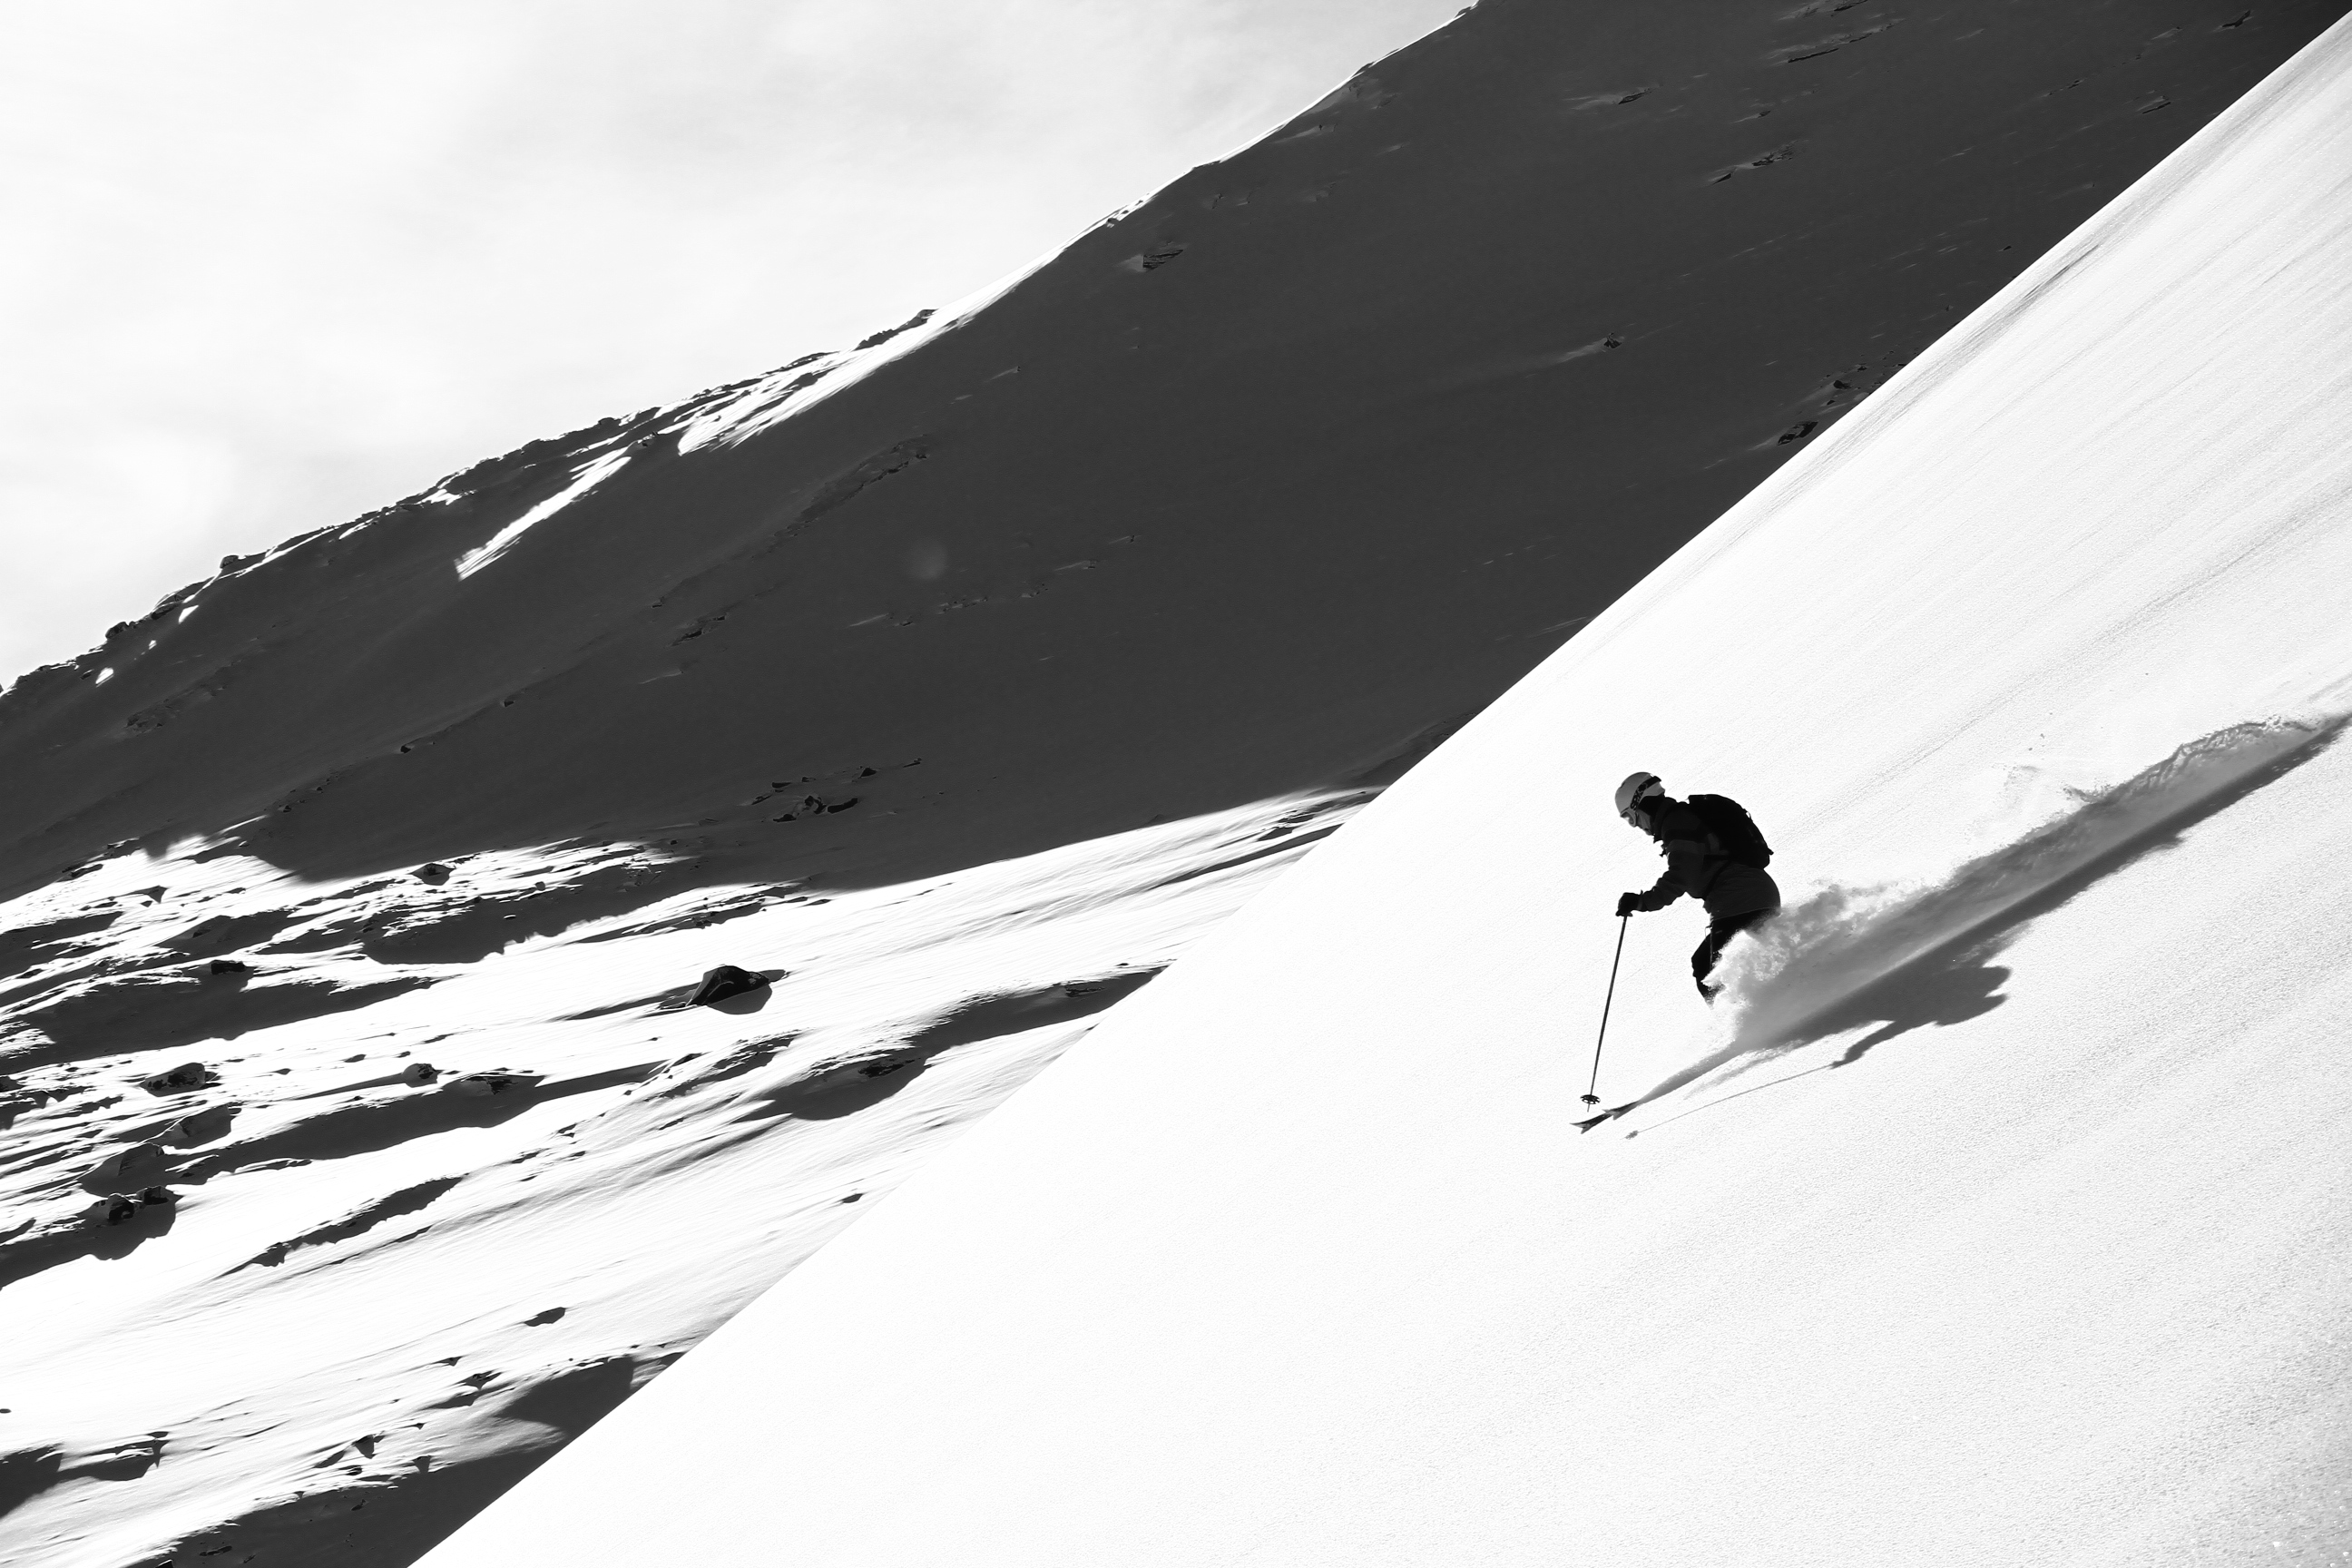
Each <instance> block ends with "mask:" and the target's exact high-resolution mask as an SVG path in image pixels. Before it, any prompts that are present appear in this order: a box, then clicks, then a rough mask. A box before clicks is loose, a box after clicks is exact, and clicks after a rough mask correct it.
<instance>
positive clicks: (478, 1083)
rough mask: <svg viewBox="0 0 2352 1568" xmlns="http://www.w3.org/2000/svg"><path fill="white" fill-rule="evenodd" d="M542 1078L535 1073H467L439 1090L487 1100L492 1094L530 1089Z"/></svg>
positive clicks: (542, 1075) (451, 1080)
mask: <svg viewBox="0 0 2352 1568" xmlns="http://www.w3.org/2000/svg"><path fill="white" fill-rule="evenodd" d="M544 1076H545V1075H544V1074H542V1073H535V1072H505V1071H492V1072H469V1073H467V1074H466V1076H465V1077H463V1078H453V1079H450V1080H449V1081H448V1082H447V1083H445V1084H443V1085H442V1086H441V1088H442V1089H443V1090H444V1091H446V1092H447V1093H450V1094H463V1095H469V1096H471V1097H473V1098H474V1099H477V1100H487V1099H488V1098H489V1097H490V1096H492V1095H494V1094H511V1093H513V1092H514V1091H515V1090H516V1089H530V1088H531V1087H532V1086H534V1085H535V1084H537V1083H538V1082H539V1081H540V1079H541V1078H543V1077H544Z"/></svg>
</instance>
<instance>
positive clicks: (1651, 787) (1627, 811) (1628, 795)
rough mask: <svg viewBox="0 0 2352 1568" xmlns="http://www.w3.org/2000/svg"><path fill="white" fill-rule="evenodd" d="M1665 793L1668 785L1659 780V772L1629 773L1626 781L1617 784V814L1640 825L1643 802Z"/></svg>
mask: <svg viewBox="0 0 2352 1568" xmlns="http://www.w3.org/2000/svg"><path fill="white" fill-rule="evenodd" d="M1665 793H1666V786H1665V785H1664V784H1660V783H1659V782H1658V775H1657V774H1655V773H1629V774H1628V775H1626V779H1625V782H1624V783H1623V784H1619V785H1618V786H1617V815H1618V816H1622V817H1623V818H1624V819H1625V820H1626V821H1627V822H1630V823H1632V824H1633V826H1636V827H1639V826H1642V824H1641V822H1640V821H1639V820H1638V818H1639V816H1640V815H1641V812H1640V807H1641V803H1642V802H1643V801H1645V800H1649V799H1651V798H1652V797H1654V796H1656V795H1664V794H1665Z"/></svg>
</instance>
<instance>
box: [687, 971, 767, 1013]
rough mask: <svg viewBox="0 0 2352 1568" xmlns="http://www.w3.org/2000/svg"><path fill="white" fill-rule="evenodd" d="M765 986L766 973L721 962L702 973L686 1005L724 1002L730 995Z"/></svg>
mask: <svg viewBox="0 0 2352 1568" xmlns="http://www.w3.org/2000/svg"><path fill="white" fill-rule="evenodd" d="M767 988H768V977H767V976H766V975H764V974H761V973H756V972H754V971H752V970H749V969H738V968H736V967H735V965H733V964H731V963H722V964H720V965H719V967H718V968H716V969H712V970H709V971H707V972H705V973H704V974H703V976H702V984H699V985H698V986H696V987H695V988H694V994H693V995H691V996H689V997H688V998H687V999H686V1005H688V1006H689V1007H707V1006H709V1005H710V1004H711V1003H713V1002H724V1001H725V1000H727V998H729V997H730V996H741V995H744V994H747V993H750V992H753V991H764V990H766V989H767Z"/></svg>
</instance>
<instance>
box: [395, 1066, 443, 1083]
mask: <svg viewBox="0 0 2352 1568" xmlns="http://www.w3.org/2000/svg"><path fill="white" fill-rule="evenodd" d="M440 1076H441V1069H440V1068H436V1067H435V1066H434V1065H433V1064H432V1063H431V1062H411V1063H409V1064H408V1065H407V1066H406V1067H404V1068H401V1069H400V1081H401V1082H403V1083H404V1084H406V1085H407V1086H408V1087H409V1088H411V1089H422V1088H423V1087H424V1086H425V1085H426V1084H428V1083H431V1082H432V1081H433V1080H434V1079H437V1078H439V1077H440Z"/></svg>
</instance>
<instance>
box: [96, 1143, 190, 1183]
mask: <svg viewBox="0 0 2352 1568" xmlns="http://www.w3.org/2000/svg"><path fill="white" fill-rule="evenodd" d="M171 1163H172V1162H171V1159H170V1157H169V1156H168V1155H166V1154H165V1153H164V1152H163V1145H162V1144H160V1143H133V1144H131V1146H130V1147H129V1148H127V1149H118V1150H116V1151H115V1152H113V1153H111V1154H109V1155H108V1156H107V1157H106V1158H105V1159H103V1160H100V1162H99V1163H97V1164H95V1165H92V1166H91V1167H90V1168H89V1171H88V1172H86V1173H84V1174H83V1176H82V1179H81V1181H82V1186H83V1187H84V1188H85V1189H86V1190H88V1191H89V1192H93V1193H108V1192H114V1191H116V1190H118V1189H120V1188H123V1187H143V1186H146V1185H148V1184H151V1183H152V1182H155V1181H158V1180H160V1179H161V1178H162V1177H163V1173H164V1172H165V1171H167V1170H169V1169H170V1168H171Z"/></svg>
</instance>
